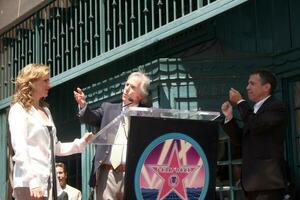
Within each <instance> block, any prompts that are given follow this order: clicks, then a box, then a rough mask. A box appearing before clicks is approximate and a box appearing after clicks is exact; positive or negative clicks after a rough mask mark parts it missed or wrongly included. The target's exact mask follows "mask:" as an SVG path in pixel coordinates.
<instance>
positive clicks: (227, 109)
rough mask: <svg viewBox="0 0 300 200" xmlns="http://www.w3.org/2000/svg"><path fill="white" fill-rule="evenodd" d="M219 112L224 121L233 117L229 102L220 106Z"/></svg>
mask: <svg viewBox="0 0 300 200" xmlns="http://www.w3.org/2000/svg"><path fill="white" fill-rule="evenodd" d="M221 110H222V113H223V115H224V116H225V118H226V121H230V120H231V119H232V117H233V114H232V105H231V104H230V103H229V101H226V102H224V103H223V104H222V106H221Z"/></svg>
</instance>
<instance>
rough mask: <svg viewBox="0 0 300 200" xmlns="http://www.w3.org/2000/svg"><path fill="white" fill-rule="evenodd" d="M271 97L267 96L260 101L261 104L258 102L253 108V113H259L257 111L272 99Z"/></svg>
mask: <svg viewBox="0 0 300 200" xmlns="http://www.w3.org/2000/svg"><path fill="white" fill-rule="evenodd" d="M270 96H271V95H269V96H267V97H266V98H264V99H262V100H260V101H259V102H257V103H256V104H255V105H254V107H253V112H254V113H257V111H258V110H259V108H260V107H261V106H262V105H263V103H264V102H265V101H266V100H267V99H268V98H269V97H270Z"/></svg>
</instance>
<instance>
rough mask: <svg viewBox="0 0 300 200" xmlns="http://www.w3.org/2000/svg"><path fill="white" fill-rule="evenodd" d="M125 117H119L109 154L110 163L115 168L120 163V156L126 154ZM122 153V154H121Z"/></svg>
mask: <svg viewBox="0 0 300 200" xmlns="http://www.w3.org/2000/svg"><path fill="white" fill-rule="evenodd" d="M126 122H127V118H125V117H124V118H123V119H121V122H120V125H119V128H118V131H117V134H116V137H115V141H114V144H113V146H112V150H111V156H110V163H111V164H112V166H113V168H114V169H116V168H117V167H118V166H119V165H120V164H121V163H122V158H123V157H125V156H126V149H127V146H126V145H127V136H126V132H127V130H128V129H127V128H128V123H126ZM123 154H124V156H123Z"/></svg>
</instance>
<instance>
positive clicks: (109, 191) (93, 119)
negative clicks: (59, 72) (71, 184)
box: [74, 71, 152, 200]
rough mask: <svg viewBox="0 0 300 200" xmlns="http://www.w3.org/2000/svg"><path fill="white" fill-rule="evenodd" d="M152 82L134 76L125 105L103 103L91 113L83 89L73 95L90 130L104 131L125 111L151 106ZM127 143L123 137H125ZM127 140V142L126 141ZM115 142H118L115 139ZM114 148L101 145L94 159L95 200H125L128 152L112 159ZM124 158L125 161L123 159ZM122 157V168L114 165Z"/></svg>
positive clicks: (125, 94) (127, 85)
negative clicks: (97, 128)
mask: <svg viewBox="0 0 300 200" xmlns="http://www.w3.org/2000/svg"><path fill="white" fill-rule="evenodd" d="M149 89H150V79H149V77H148V76H147V75H146V74H144V73H143V72H140V71H139V72H133V73H131V74H130V75H129V77H128V79H127V81H126V83H125V87H124V90H123V95H122V103H103V104H102V105H101V107H99V108H97V109H95V110H91V109H90V108H89V106H88V105H87V103H86V100H85V94H84V93H83V92H82V90H81V89H80V88H77V91H74V97H75V100H76V101H77V103H78V105H79V107H80V111H79V117H80V120H81V121H82V122H84V123H87V124H89V125H91V126H95V127H100V128H101V129H102V128H103V127H105V126H106V125H107V124H108V123H109V122H111V121H112V120H113V119H115V118H116V117H117V116H118V115H120V114H121V111H122V109H125V108H126V107H131V106H144V107H147V106H150V105H148V104H149V103H150V104H151V105H152V101H151V102H149V101H150V99H149ZM123 139H124V137H123ZM125 139H126V140H127V138H125ZM115 141H116V139H115ZM112 148H113V147H111V146H108V145H98V146H97V147H96V154H95V157H94V171H93V172H92V173H94V174H95V175H96V186H95V187H96V199H97V200H102V199H103V200H107V199H114V200H115V199H123V194H124V175H125V173H124V172H125V159H126V158H125V159H124V154H125V155H126V152H125V153H124V150H122V151H123V152H121V153H119V154H121V155H113V154H114V153H113V152H112ZM122 155H123V157H122ZM119 156H120V157H121V159H120V164H119V163H117V164H114V163H113V158H115V157H119Z"/></svg>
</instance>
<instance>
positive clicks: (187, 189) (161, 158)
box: [134, 133, 209, 200]
mask: <svg viewBox="0 0 300 200" xmlns="http://www.w3.org/2000/svg"><path fill="white" fill-rule="evenodd" d="M208 185H209V166H208V161H207V158H206V155H205V154H204V151H203V149H202V147H201V146H200V145H199V143H198V142H196V141H195V140H194V139H193V138H191V137H189V136H187V135H186V134H183V133H167V134H165V135H163V136H160V137H158V138H156V139H155V140H154V141H152V142H151V143H150V144H149V145H148V146H147V148H146V149H145V150H144V152H143V153H142V155H141V157H140V159H139V161H138V164H137V168H136V171H135V176H134V189H135V195H136V198H137V199H141V200H142V199H143V200H151V199H165V200H167V199H189V197H192V198H193V199H200V200H201V199H204V198H205V196H206V194H207V191H208Z"/></svg>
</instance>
